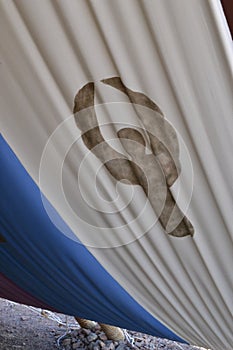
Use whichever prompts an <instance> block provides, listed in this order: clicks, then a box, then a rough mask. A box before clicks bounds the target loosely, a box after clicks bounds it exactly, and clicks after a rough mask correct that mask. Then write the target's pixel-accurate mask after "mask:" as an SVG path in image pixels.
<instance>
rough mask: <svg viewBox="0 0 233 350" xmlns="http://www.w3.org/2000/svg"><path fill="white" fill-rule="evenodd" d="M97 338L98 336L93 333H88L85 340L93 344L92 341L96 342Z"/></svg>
mask: <svg viewBox="0 0 233 350" xmlns="http://www.w3.org/2000/svg"><path fill="white" fill-rule="evenodd" d="M97 338H98V335H97V334H95V333H90V334H89V335H88V337H87V340H88V342H89V343H91V342H93V341H94V340H96V339H97Z"/></svg>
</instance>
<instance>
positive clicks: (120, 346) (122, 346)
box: [116, 344, 126, 350]
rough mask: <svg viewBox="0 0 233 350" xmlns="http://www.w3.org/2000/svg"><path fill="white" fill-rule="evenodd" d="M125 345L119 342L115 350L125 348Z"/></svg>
mask: <svg viewBox="0 0 233 350" xmlns="http://www.w3.org/2000/svg"><path fill="white" fill-rule="evenodd" d="M125 348H126V345H125V344H120V345H118V347H117V348H116V350H125Z"/></svg>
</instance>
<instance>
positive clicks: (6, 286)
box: [0, 273, 55, 311]
mask: <svg viewBox="0 0 233 350" xmlns="http://www.w3.org/2000/svg"><path fill="white" fill-rule="evenodd" d="M0 297H1V298H4V299H8V300H11V301H15V302H17V303H20V304H26V305H31V306H35V307H38V308H41V309H47V310H51V311H55V310H53V309H52V308H51V307H50V306H48V305H46V304H45V303H44V302H42V301H40V300H38V299H37V298H35V297H33V296H32V295H30V294H29V293H27V292H25V291H24V290H23V289H22V288H20V287H18V286H17V285H16V284H15V283H14V282H12V281H11V280H9V278H7V277H6V276H4V275H3V274H2V273H0Z"/></svg>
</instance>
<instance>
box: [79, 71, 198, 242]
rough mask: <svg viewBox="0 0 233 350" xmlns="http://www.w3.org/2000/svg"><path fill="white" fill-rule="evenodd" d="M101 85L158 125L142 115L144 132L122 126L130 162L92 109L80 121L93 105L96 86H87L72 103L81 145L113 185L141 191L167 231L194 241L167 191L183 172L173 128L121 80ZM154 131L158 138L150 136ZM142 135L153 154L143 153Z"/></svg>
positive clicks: (188, 224) (121, 137)
mask: <svg viewBox="0 0 233 350" xmlns="http://www.w3.org/2000/svg"><path fill="white" fill-rule="evenodd" d="M101 81H102V82H103V83H104V84H107V85H109V86H111V87H113V88H115V89H118V90H120V91H121V92H122V93H124V94H126V95H127V96H128V99H129V101H130V102H131V103H132V104H136V105H140V106H143V107H147V108H149V109H151V110H153V111H155V112H156V113H157V114H156V115H157V124H156V125H155V123H154V120H153V118H152V119H150V120H149V119H148V118H147V117H146V115H143V114H142V115H140V116H139V117H140V121H141V123H142V125H143V126H144V129H140V128H139V130H136V129H135V128H130V127H126V128H123V129H121V130H119V131H118V132H117V136H118V138H119V141H120V142H121V145H122V146H123V148H124V149H125V151H126V152H127V154H128V155H129V156H130V158H127V157H126V156H124V155H122V154H121V153H119V152H117V151H116V150H115V149H114V148H112V147H111V146H110V144H109V143H108V142H107V141H106V140H105V139H104V137H103V135H102V133H101V130H100V127H99V124H98V120H97V117H96V114H95V110H94V108H92V110H91V111H90V113H87V114H85V115H84V117H83V115H82V116H80V113H79V112H80V111H82V110H84V109H86V108H89V107H94V105H95V102H94V95H95V93H94V89H95V87H94V83H92V82H91V83H88V84H86V85H85V86H84V87H82V88H81V89H80V90H79V91H78V93H77V94H76V96H75V99H74V109H73V113H74V114H75V115H74V117H75V122H76V125H77V126H78V128H79V129H80V130H81V133H82V134H81V137H82V140H83V142H84V144H85V145H86V147H87V148H88V149H89V150H90V151H91V152H92V153H93V154H95V156H96V157H97V158H98V159H99V160H100V161H101V162H102V163H103V164H104V166H105V167H106V168H107V170H108V171H109V173H110V174H111V175H112V176H113V178H114V179H115V180H117V181H122V182H124V183H129V184H131V185H139V186H141V187H142V188H143V190H144V192H145V194H146V196H147V197H148V199H149V201H150V203H151V206H152V207H153V209H154V211H155V213H156V214H157V215H158V216H159V221H160V223H161V225H162V227H163V229H164V230H165V232H167V233H168V234H169V235H172V236H175V237H184V236H188V235H191V236H193V234H194V229H193V226H192V224H191V222H190V221H189V220H188V218H187V217H186V216H185V215H184V214H183V213H182V211H181V210H180V209H179V207H178V205H177V203H176V201H175V199H174V197H173V195H172V192H171V190H170V187H171V186H172V185H173V183H174V182H175V181H176V180H177V178H178V176H179V173H180V171H181V168H180V163H179V143H178V138H177V135H176V131H175V129H174V128H173V127H172V126H171V125H170V124H169V123H168V122H166V121H165V118H164V116H163V113H162V111H161V110H160V108H159V107H158V106H157V104H156V103H154V102H153V101H152V100H151V99H150V98H149V97H147V96H146V95H145V94H143V93H141V92H137V91H133V90H131V89H129V88H127V87H126V86H125V85H124V84H123V82H122V81H121V79H120V78H119V77H113V78H109V79H104V80H101ZM154 129H156V130H157V135H159V137H156V136H155V135H153V134H152V130H154ZM145 130H146V133H147V138H148V140H149V143H150V147H151V150H152V154H146V152H145V140H144V136H143V135H144V134H145ZM150 131H151V132H150ZM160 136H161V137H160ZM161 140H162V141H161ZM148 174H149V175H148ZM164 179H165V181H164ZM161 208H162V209H161Z"/></svg>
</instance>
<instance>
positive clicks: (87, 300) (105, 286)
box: [0, 137, 183, 342]
mask: <svg viewBox="0 0 233 350" xmlns="http://www.w3.org/2000/svg"><path fill="white" fill-rule="evenodd" d="M0 194H1V196H0V232H1V233H2V235H3V236H4V237H5V238H6V240H7V242H6V243H0V271H1V272H2V273H3V274H4V275H5V276H7V277H8V278H9V279H11V280H12V281H14V283H16V284H17V285H18V286H19V287H21V288H22V289H24V290H25V291H26V292H28V293H30V294H31V295H33V296H35V297H36V298H37V299H39V300H41V301H42V302H44V303H46V304H47V305H49V306H50V307H51V308H53V309H56V310H59V311H60V312H63V313H66V314H70V315H77V316H79V317H83V318H87V319H90V320H96V321H99V322H103V323H106V324H113V325H117V326H120V327H122V328H127V329H133V330H138V331H141V332H145V333H149V334H152V335H155V336H159V337H166V338H168V339H172V340H176V341H181V342H183V340H182V339H181V338H179V337H178V336H176V335H175V334H174V333H173V332H171V331H170V330H169V329H168V328H166V327H165V326H164V325H162V324H161V323H160V322H159V321H158V320H156V319H155V318H154V317H152V316H151V315H150V314H149V313H148V312H147V311H146V310H145V309H143V308H142V307H141V306H140V305H139V304H138V303H137V302H136V301H135V300H134V299H133V298H132V297H131V296H130V295H129V294H128V293H127V292H126V291H125V290H124V289H123V288H122V287H121V286H120V285H119V284H118V283H117V282H116V281H115V280H114V279H113V278H112V276H111V275H110V274H109V273H108V272H107V271H106V270H105V269H104V268H103V267H102V266H101V265H100V264H99V262H98V261H97V260H96V259H95V258H94V257H93V255H92V254H91V253H90V252H89V251H88V250H87V249H86V247H85V246H83V245H82V244H80V243H78V242H75V241H73V240H71V239H69V238H68V237H66V236H65V235H64V234H62V233H61V232H60V231H59V230H58V229H57V228H56V227H55V226H54V225H53V223H52V222H51V221H50V219H49V217H48V216H47V213H46V211H45V209H44V207H43V203H42V200H41V193H40V190H39V188H38V187H37V185H36V184H35V183H34V181H33V180H32V178H31V177H30V176H29V174H28V173H27V172H26V170H25V168H24V167H23V166H22V164H21V163H20V162H19V160H18V159H17V157H16V156H15V154H14V153H13V152H12V150H11V149H10V147H9V146H8V144H7V143H6V141H5V140H4V139H3V138H2V137H0ZM54 215H58V214H57V213H56V211H54ZM59 219H60V220H62V219H61V218H59ZM63 224H64V225H66V224H65V223H64V222H63ZM66 226H67V225H66ZM66 229H67V230H69V228H68V227H66ZM72 235H73V233H72V232H71V233H70V236H72ZM103 254H104V251H103Z"/></svg>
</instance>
